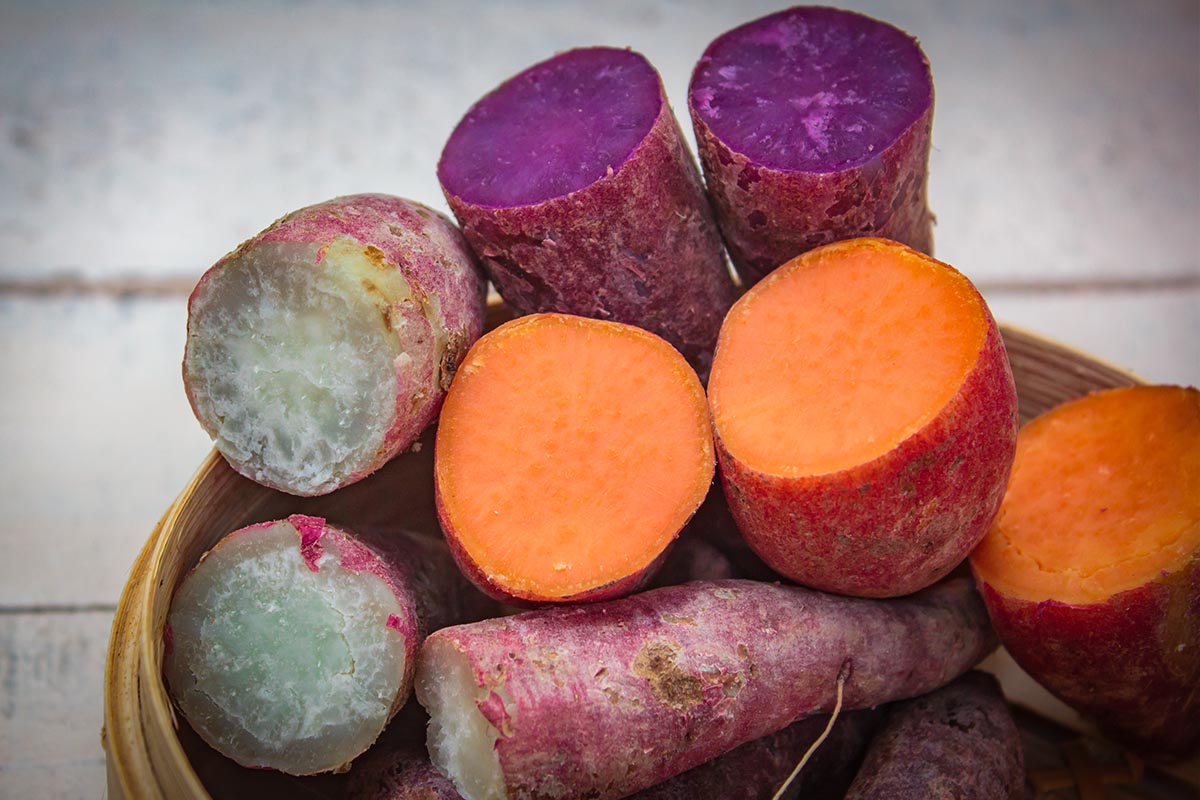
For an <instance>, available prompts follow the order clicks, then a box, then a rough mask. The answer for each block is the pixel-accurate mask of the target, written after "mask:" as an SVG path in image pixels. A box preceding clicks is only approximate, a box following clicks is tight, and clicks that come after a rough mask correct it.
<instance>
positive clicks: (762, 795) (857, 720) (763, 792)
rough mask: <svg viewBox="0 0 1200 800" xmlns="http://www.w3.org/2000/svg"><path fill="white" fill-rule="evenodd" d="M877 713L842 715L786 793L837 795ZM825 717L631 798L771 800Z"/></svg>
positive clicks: (817, 797)
mask: <svg viewBox="0 0 1200 800" xmlns="http://www.w3.org/2000/svg"><path fill="white" fill-rule="evenodd" d="M881 716H882V713H879V712H878V711H877V710H866V709H864V710H860V711H849V712H845V713H843V714H842V715H840V716H839V717H838V719H837V720H836V721H835V722H834V724H833V728H832V729H831V730H830V731H829V736H828V737H827V738H826V739H825V741H824V742H822V743H821V746H820V747H819V748H818V749H817V750H816V751H815V752H814V753H813V754H812V756H811V757H810V758H809V760H808V763H807V764H805V765H804V769H803V770H801V771H800V773H799V774H798V775H797V776H796V779H795V780H794V781H792V785H791V787H790V788H789V789H788V795H787V796H788V797H802V798H804V800H840V798H841V797H842V795H843V793H844V792H845V790H846V787H847V785H848V784H849V782H850V780H851V779H852V778H853V777H854V767H855V766H856V765H857V762H858V760H859V758H860V756H861V755H862V752H863V750H864V749H865V748H866V745H867V741H868V740H869V739H870V737H871V734H872V733H873V732H874V731H875V728H876V726H877V725H878V722H879V718H880V717H881ZM828 722H829V716H828V715H827V714H822V715H820V716H816V717H809V718H807V719H803V720H800V721H799V722H793V723H792V724H791V725H789V726H787V727H786V728H784V729H783V730H780V731H777V732H775V733H773V734H771V735H769V736H764V737H762V738H761V739H755V740H754V741H753V742H747V743H746V744H744V745H741V746H740V747H736V748H734V749H733V750H730V751H729V752H728V753H726V754H725V755H723V756H718V757H716V758H714V759H713V760H712V761H708V762H705V763H704V764H701V765H700V766H698V767H695V768H693V769H690V770H688V771H687V772H685V773H683V774H682V775H676V776H675V777H674V778H671V779H670V780H668V781H665V782H663V783H660V784H657V785H655V786H651V787H650V788H649V789H645V790H643V791H640V792H638V793H637V794H634V795H632V797H634V798H636V800H696V798H702V797H713V798H716V797H720V798H723V800H770V798H772V797H774V795H775V792H776V791H778V789H779V787H781V786H782V785H783V784H784V782H785V781H786V780H787V779H788V776H789V775H791V774H792V770H793V769H795V767H796V764H798V763H800V759H801V758H803V757H804V753H805V752H806V751H807V750H808V749H809V748H810V747H811V746H812V744H813V743H814V742H815V741H816V740H817V739H818V738H820V736H821V733H822V732H824V730H825V726H826V724H827V723H828Z"/></svg>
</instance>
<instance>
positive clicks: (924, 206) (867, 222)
mask: <svg viewBox="0 0 1200 800" xmlns="http://www.w3.org/2000/svg"><path fill="white" fill-rule="evenodd" d="M692 125H693V126H694V128H695V130H696V143H697V146H698V148H699V152H700V164H701V165H702V167H703V169H704V179H705V183H706V185H707V186H708V196H709V199H710V200H711V201H712V205H713V210H714V212H715V213H716V216H717V221H718V223H719V225H720V228H721V235H722V236H723V238H724V240H725V246H726V247H727V248H728V250H729V257H730V259H731V260H732V261H733V264H734V267H735V268H736V269H737V273H738V276H739V277H741V279H742V282H743V283H744V284H746V285H747V286H752V285H754V284H755V283H757V282H758V281H760V280H762V279H763V278H764V277H765V276H766V275H767V273H769V272H770V271H771V270H773V269H775V268H776V267H778V266H779V265H780V264H783V263H785V262H787V261H788V260H790V259H792V258H794V257H795V256H798V255H800V254H801V253H805V252H808V251H809V250H812V249H813V248H815V247H820V246H821V245H825V244H829V243H830V242H836V241H839V240H841V239H853V238H856V237H859V236H878V237H881V238H884V239H892V240H894V241H897V242H901V243H903V244H906V245H908V246H909V247H911V248H913V249H914V250H920V251H921V252H924V253H932V252H933V214H932V213H931V212H930V211H929V206H928V200H927V191H926V186H927V183H928V162H929V146H930V134H931V131H932V128H933V106H932V104H931V105H930V107H929V110H928V111H926V112H925V114H924V115H922V117H921V118H920V119H919V120H917V121H916V122H914V123H913V124H912V126H911V127H910V128H909V129H908V130H907V131H905V132H904V134H903V135H901V136H900V137H899V138H898V139H896V141H895V143H893V144H892V146H891V147H889V148H887V149H886V150H884V151H883V152H881V153H880V154H879V155H878V156H876V157H875V158H874V159H872V160H871V161H869V162H867V163H866V164H863V165H862V166H859V167H853V168H850V169H846V170H842V171H840V172H833V173H810V172H787V171H783V170H777V169H771V168H770V167H765V166H762V165H758V164H754V163H753V162H751V161H750V159H748V158H747V157H746V156H744V155H742V154H741V153H738V152H735V151H733V150H731V149H730V148H729V147H728V146H726V145H725V143H724V142H722V141H721V140H720V139H718V138H717V137H716V136H714V135H713V133H712V131H711V130H709V128H708V125H707V124H706V123H705V122H704V120H702V119H701V118H700V116H699V115H698V114H697V113H696V111H695V109H694V108H693V109H692Z"/></svg>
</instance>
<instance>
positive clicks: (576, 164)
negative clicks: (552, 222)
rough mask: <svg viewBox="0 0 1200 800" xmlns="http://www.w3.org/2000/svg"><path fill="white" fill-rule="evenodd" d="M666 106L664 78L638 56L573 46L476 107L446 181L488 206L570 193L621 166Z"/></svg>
mask: <svg viewBox="0 0 1200 800" xmlns="http://www.w3.org/2000/svg"><path fill="white" fill-rule="evenodd" d="M661 108H662V98H661V96H660V94H659V90H658V76H657V75H656V74H655V72H654V69H653V68H652V67H651V66H650V65H649V64H648V63H647V62H646V59H644V58H642V57H641V56H640V55H638V54H637V53H634V52H632V51H630V50H617V49H614V48H608V47H593V48H587V49H582V50H571V51H569V52H567V53H563V54H562V55H560V56H557V57H555V58H552V59H550V60H549V61H544V62H542V63H540V64H537V65H535V66H533V67H531V68H529V69H527V70H526V71H524V72H522V73H521V74H520V75H517V76H516V77H514V78H511V79H510V80H508V81H507V82H505V83H504V84H503V85H502V86H500V88H498V89H496V90H495V91H494V92H492V93H491V94H489V95H488V96H487V97H485V98H483V99H482V100H480V101H479V102H478V103H477V104H476V105H475V106H474V107H473V108H472V109H471V110H470V111H468V112H467V115H466V116H465V117H464V118H463V120H462V121H461V122H460V123H459V124H458V127H457V128H455V129H454V133H453V134H451V136H450V140H449V141H448V142H446V147H445V150H443V152H442V158H441V161H440V162H439V163H438V179H439V180H440V181H441V182H442V186H443V187H444V188H445V190H446V191H447V192H449V193H451V194H453V195H456V196H458V197H460V198H462V200H463V201H465V202H467V203H472V204H474V205H479V206H491V207H494V208H505V207H510V206H526V205H533V204H535V203H540V202H542V201H544V200H549V199H551V198H554V197H561V196H562V195H565V194H569V193H571V192H574V191H577V190H579V189H583V188H585V187H587V186H590V185H591V184H592V183H594V182H596V181H598V180H599V179H601V178H603V177H604V176H605V175H607V174H608V170H609V169H612V170H613V171H614V172H615V171H617V170H619V169H620V168H621V166H622V165H623V164H624V163H625V161H626V159H628V158H629V155H630V153H632V152H633V150H634V148H636V147H637V146H638V144H639V143H640V142H641V141H642V139H644V138H645V136H646V134H647V133H649V131H650V127H651V126H652V125H653V124H654V120H655V119H656V118H657V117H658V114H659V111H660V110H661ZM516 110H519V111H518V112H517V113H514V111H516Z"/></svg>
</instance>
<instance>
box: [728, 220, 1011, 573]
mask: <svg viewBox="0 0 1200 800" xmlns="http://www.w3.org/2000/svg"><path fill="white" fill-rule="evenodd" d="M708 397H709V404H710V406H711V408H712V413H713V425H714V430H715V433H716V437H717V457H718V461H719V464H720V471H721V482H722V485H723V487H724V489H725V496H726V498H727V500H728V503H729V508H730V511H731V512H732V514H733V517H734V519H735V521H736V522H737V526H738V528H739V529H740V530H741V532H742V534H743V535H744V536H745V537H746V541H747V542H748V543H749V544H750V546H751V547H752V548H753V549H754V550H755V552H757V553H758V555H759V556H761V557H762V559H763V560H764V561H765V562H766V563H767V564H768V565H770V566H771V567H772V568H773V569H774V570H776V571H777V572H779V573H780V574H782V575H785V576H787V577H788V578H791V579H792V580H795V581H797V582H799V583H803V584H805V585H807V586H812V587H815V588H818V589H823V590H826V591H834V592H841V593H845V594H854V595H860V596H871V597H886V596H899V595H904V594H908V593H910V592H913V591H916V590H917V589H920V588H921V587H923V586H928V585H929V584H930V583H932V582H934V581H936V580H938V579H940V578H941V577H943V576H945V575H946V574H947V573H948V572H949V571H950V570H951V569H953V568H954V567H955V566H956V565H957V564H959V563H960V562H961V561H962V560H963V559H964V558H965V557H966V555H967V554H968V553H969V552H970V551H971V549H972V548H973V547H974V546H975V545H976V544H977V543H978V542H979V540H980V539H981V538H982V537H983V535H984V534H985V533H986V531H987V526H988V524H989V523H990V522H991V520H992V518H993V516H994V515H995V513H996V509H997V508H998V507H999V505H1000V499H1001V497H1002V496H1003V493H1004V487H1005V483H1006V481H1007V479H1008V472H1009V468H1010V465H1011V464H1012V458H1013V451H1014V448H1015V443H1016V434H1017V396H1016V388H1015V386H1014V384H1013V377H1012V371H1011V369H1010V367H1009V363H1008V356H1007V354H1006V353H1005V350H1004V344H1003V342H1002V340H1001V338H1000V332H999V329H998V328H997V326H996V322H995V320H994V319H993V318H992V315H991V313H990V312H989V311H988V308H987V305H986V304H985V303H984V301H983V298H982V297H980V296H979V293H978V292H977V291H976V290H975V288H974V286H972V285H971V283H970V282H969V281H968V280H967V279H966V278H965V277H964V276H963V275H962V274H961V273H959V272H957V271H956V270H954V269H953V268H952V267H950V266H949V265H946V264H943V263H941V262H939V261H935V260H934V259H932V258H930V257H929V256H926V255H924V254H922V253H918V252H916V251H915V250H911V249H909V248H907V247H905V246H903V245H900V244H898V243H896V242H889V241H886V240H883V239H853V240H849V241H844V242H837V243H834V244H831V245H826V246H825V247H822V248H819V249H816V250H812V251H809V252H808V253H806V254H804V255H803V256H800V257H799V258H796V259H795V260H793V261H791V262H789V263H788V264H786V265H785V266H783V267H780V268H779V269H778V270H776V271H775V272H773V273H772V274H771V275H769V276H768V277H767V278H766V279H765V280H763V281H761V282H760V283H759V284H757V285H756V286H754V287H753V288H752V289H751V290H750V291H748V292H747V293H746V294H745V295H744V296H743V297H742V299H741V300H739V301H738V302H737V304H736V305H735V306H734V307H733V309H732V310H731V311H730V313H729V315H728V316H727V317H726V320H725V323H724V325H723V326H722V329H721V338H720V340H719V342H718V345H717V355H716V360H715V361H714V364H713V372H712V377H711V379H710V381H709V387H708Z"/></svg>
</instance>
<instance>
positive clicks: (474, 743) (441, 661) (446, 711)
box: [416, 639, 513, 800]
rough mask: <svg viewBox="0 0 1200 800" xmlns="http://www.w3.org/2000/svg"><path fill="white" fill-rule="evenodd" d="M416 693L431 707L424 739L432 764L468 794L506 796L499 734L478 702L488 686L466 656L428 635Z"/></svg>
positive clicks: (495, 799)
mask: <svg viewBox="0 0 1200 800" xmlns="http://www.w3.org/2000/svg"><path fill="white" fill-rule="evenodd" d="M416 693H417V701H418V702H420V704H421V705H422V706H424V707H425V710H426V711H428V712H429V732H428V740H427V742H426V744H427V746H428V748H429V756H430V758H431V759H432V760H433V764H434V766H436V767H437V768H438V769H439V770H441V772H442V774H443V775H446V776H448V777H449V778H450V780H452V781H454V786H455V788H457V789H458V791H459V794H461V795H462V796H463V797H465V798H467V800H504V798H507V797H508V795H507V793H506V792H505V789H504V775H503V773H502V772H501V770H500V759H499V757H498V756H497V755H496V750H495V744H496V739H497V738H498V734H497V731H496V729H495V728H494V727H493V726H492V724H491V723H490V722H488V721H487V718H486V717H485V716H484V715H483V713H482V712H480V710H479V707H478V705H477V703H478V701H480V700H483V699H486V697H487V695H488V691H487V690H486V689H482V688H480V687H479V686H477V685H476V683H475V677H474V672H473V670H472V669H471V664H470V661H469V660H468V659H467V657H466V656H465V655H464V654H463V653H461V652H459V651H458V650H457V649H455V648H454V647H453V646H452V645H450V644H448V643H446V642H445V641H443V640H439V639H430V640H427V641H426V643H425V645H424V646H423V647H422V648H421V653H420V657H419V659H418V661H417V679H416ZM508 711H509V713H510V715H511V714H512V713H513V709H512V708H511V707H510V708H508Z"/></svg>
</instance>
